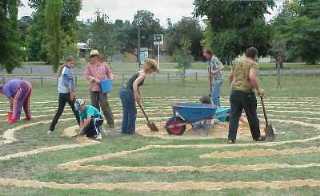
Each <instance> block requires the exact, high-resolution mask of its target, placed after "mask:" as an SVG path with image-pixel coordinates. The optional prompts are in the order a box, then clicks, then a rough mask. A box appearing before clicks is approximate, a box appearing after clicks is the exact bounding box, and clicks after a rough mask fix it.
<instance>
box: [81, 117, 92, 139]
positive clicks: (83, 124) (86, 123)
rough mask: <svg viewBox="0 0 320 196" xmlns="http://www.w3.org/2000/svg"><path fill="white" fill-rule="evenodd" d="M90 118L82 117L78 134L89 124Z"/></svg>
mask: <svg viewBox="0 0 320 196" xmlns="http://www.w3.org/2000/svg"><path fill="white" fill-rule="evenodd" d="M90 121H91V118H88V119H84V120H82V121H81V122H80V135H82V134H84V133H83V129H84V128H85V127H86V126H88V125H89V124H90Z"/></svg>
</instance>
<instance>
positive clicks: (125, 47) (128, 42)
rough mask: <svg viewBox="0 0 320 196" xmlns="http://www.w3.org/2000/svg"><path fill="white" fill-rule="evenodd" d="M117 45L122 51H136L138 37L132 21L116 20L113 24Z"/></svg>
mask: <svg viewBox="0 0 320 196" xmlns="http://www.w3.org/2000/svg"><path fill="white" fill-rule="evenodd" d="M113 28H114V32H115V34H116V35H115V36H116V40H117V45H118V47H119V50H120V52H131V53H133V52H134V49H135V48H136V46H137V42H134V40H136V39H137V37H135V36H136V33H135V27H134V26H133V25H132V24H131V23H130V21H127V20H126V21H122V20H116V21H115V22H114V24H113Z"/></svg>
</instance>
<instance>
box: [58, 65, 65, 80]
mask: <svg viewBox="0 0 320 196" xmlns="http://www.w3.org/2000/svg"><path fill="white" fill-rule="evenodd" d="M64 66H65V65H60V67H59V69H58V78H59V77H60V76H61V74H62V71H63V68H64Z"/></svg>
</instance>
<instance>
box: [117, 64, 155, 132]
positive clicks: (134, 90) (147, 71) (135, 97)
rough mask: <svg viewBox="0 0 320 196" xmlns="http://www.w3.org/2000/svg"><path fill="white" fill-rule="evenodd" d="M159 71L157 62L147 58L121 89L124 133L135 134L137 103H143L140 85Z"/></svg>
mask: <svg viewBox="0 0 320 196" xmlns="http://www.w3.org/2000/svg"><path fill="white" fill-rule="evenodd" d="M157 72H159V68H158V65H157V62H156V61H155V60H153V59H146V60H145V63H144V65H143V69H142V70H140V71H139V72H138V73H136V74H134V75H133V76H132V77H131V78H130V79H129V81H128V83H127V86H124V87H122V89H121V90H120V99H121V102H122V108H123V119H122V127H121V131H122V133H123V134H129V135H131V134H134V133H135V127H136V118H137V109H136V104H135V103H138V104H140V103H141V92H140V87H141V86H142V85H143V84H144V80H145V79H146V77H147V76H149V75H151V74H153V73H157Z"/></svg>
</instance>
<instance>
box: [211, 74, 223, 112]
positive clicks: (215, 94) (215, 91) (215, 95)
mask: <svg viewBox="0 0 320 196" xmlns="http://www.w3.org/2000/svg"><path fill="white" fill-rule="evenodd" d="M222 84H223V80H214V81H213V84H212V94H211V101H212V103H213V104H214V105H215V106H217V107H220V106H221V104H220V93H221V87H222Z"/></svg>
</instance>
